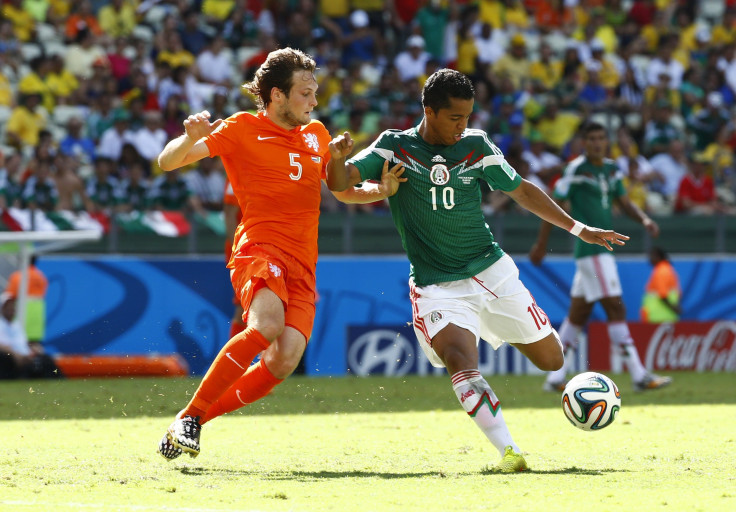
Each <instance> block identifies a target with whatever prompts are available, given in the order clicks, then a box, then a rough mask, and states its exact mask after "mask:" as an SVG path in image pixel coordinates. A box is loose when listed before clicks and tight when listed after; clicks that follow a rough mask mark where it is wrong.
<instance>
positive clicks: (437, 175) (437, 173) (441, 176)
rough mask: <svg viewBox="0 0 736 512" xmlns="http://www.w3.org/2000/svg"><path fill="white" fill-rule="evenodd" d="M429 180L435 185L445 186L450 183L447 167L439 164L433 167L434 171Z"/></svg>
mask: <svg viewBox="0 0 736 512" xmlns="http://www.w3.org/2000/svg"><path fill="white" fill-rule="evenodd" d="M429 179H430V180H432V183H434V184H435V185H444V184H445V183H447V182H448V181H450V171H448V170H447V166H446V165H443V164H437V165H433V166H432V170H430V171H429Z"/></svg>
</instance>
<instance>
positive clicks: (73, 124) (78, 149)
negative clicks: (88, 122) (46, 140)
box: [59, 117, 95, 164]
mask: <svg viewBox="0 0 736 512" xmlns="http://www.w3.org/2000/svg"><path fill="white" fill-rule="evenodd" d="M83 127H84V124H83V123H82V120H81V119H79V118H78V117H72V118H70V119H69V121H67V123H66V135H65V136H64V138H63V139H61V141H60V142H59V151H61V153H62V154H64V155H68V156H74V157H77V158H78V159H79V160H80V162H81V163H85V164H89V163H92V162H93V161H94V159H95V142H94V141H93V140H92V138H91V137H87V136H85V135H83V134H82V128H83Z"/></svg>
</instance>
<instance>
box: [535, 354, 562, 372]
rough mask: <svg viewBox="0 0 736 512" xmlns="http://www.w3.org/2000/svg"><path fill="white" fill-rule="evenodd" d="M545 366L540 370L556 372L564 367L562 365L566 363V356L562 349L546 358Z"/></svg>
mask: <svg viewBox="0 0 736 512" xmlns="http://www.w3.org/2000/svg"><path fill="white" fill-rule="evenodd" d="M544 364H545V368H541V367H540V370H544V371H547V372H554V371H557V370H559V369H560V368H562V365H563V364H565V356H564V355H563V354H562V350H560V351H559V352H557V351H553V352H552V353H550V354H549V355H548V356H547V357H546V358H545V363H544Z"/></svg>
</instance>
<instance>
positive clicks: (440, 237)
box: [327, 69, 627, 472]
mask: <svg viewBox="0 0 736 512" xmlns="http://www.w3.org/2000/svg"><path fill="white" fill-rule="evenodd" d="M474 94H475V91H474V89H473V85H472V83H471V82H470V80H469V79H468V78H467V77H466V76H465V75H464V74H462V73H459V72H457V71H453V70H449V69H442V70H439V71H437V72H435V73H433V74H432V75H431V76H430V77H429V78H428V79H427V81H426V82H425V85H424V89H423V91H422V105H423V107H424V118H423V119H422V121H421V123H420V124H419V126H418V127H415V128H410V129H408V130H406V131H399V130H387V131H385V132H383V133H382V134H381V135H380V136H379V138H378V139H377V140H376V141H375V142H374V143H373V144H372V145H371V146H370V147H369V148H367V149H365V150H363V151H361V152H360V153H358V154H357V155H356V156H355V157H353V158H351V159H350V160H349V161H348V162H347V163H346V162H345V158H346V156H347V155H349V154H350V151H351V147H352V141H351V139H350V137H349V135H348V134H347V133H346V134H344V135H341V136H339V137H336V138H335V139H333V141H332V143H330V152H331V153H332V160H331V161H330V163H329V164H328V166H327V184H328V186H329V187H330V189H331V190H344V189H346V188H347V187H350V186H353V185H355V184H357V183H360V182H363V181H365V180H371V179H380V177H381V172H382V171H381V169H382V168H383V167H385V166H386V162H390V163H391V164H393V163H397V164H402V165H404V166H405V168H406V172H405V174H404V175H405V176H406V177H407V182H406V183H404V184H402V185H401V187H399V190H398V192H397V193H396V195H394V196H392V197H391V198H389V205H390V208H391V214H392V216H393V220H394V223H395V224H396V227H397V229H398V231H399V234H400V235H401V239H402V243H403V246H404V249H405V250H406V252H407V255H408V257H409V261H410V262H411V277H410V280H409V287H410V295H411V302H412V307H413V311H414V330H415V332H416V334H417V337H418V338H419V344H420V346H421V347H422V349H423V350H424V353H425V354H426V356H427V357H428V358H429V360H430V362H431V363H432V365H434V366H436V367H440V368H441V367H446V368H447V371H448V373H449V374H450V376H451V379H452V386H453V389H454V391H455V394H456V395H457V398H458V400H459V401H460V404H461V405H462V407H463V408H464V409H465V411H466V412H467V413H468V415H469V416H470V417H471V418H473V421H475V423H476V425H477V426H478V427H479V428H480V429H481V430H482V431H483V433H484V434H485V435H486V437H487V438H488V440H489V441H491V443H493V445H494V446H495V447H496V449H498V451H499V453H500V454H501V457H502V459H501V462H500V463H499V464H498V465H497V466H496V470H498V471H503V472H517V471H524V470H526V469H528V467H527V464H526V461H525V460H524V457H523V456H522V455H521V450H520V449H519V447H518V446H517V445H516V443H515V442H514V441H513V439H512V438H511V434H510V432H509V429H508V427H507V426H506V422H505V421H504V418H503V414H502V412H501V406H500V402H499V400H498V398H496V395H495V393H494V392H493V390H492V389H491V387H490V386H489V385H488V382H486V380H485V379H484V378H483V376H482V375H481V374H480V371H479V370H478V341H479V339H480V338H483V339H484V340H486V341H487V342H488V343H490V344H491V345H492V346H493V348H494V349H498V348H499V347H500V346H501V345H502V344H503V343H504V342H507V343H510V344H511V345H513V346H514V347H516V348H517V349H518V350H519V351H520V352H521V353H523V354H524V355H525V356H527V357H528V358H529V359H530V360H531V361H532V362H533V363H534V364H535V365H536V366H537V367H539V368H540V369H542V370H556V369H558V368H560V367H561V366H562V363H563V354H562V345H561V344H560V340H559V338H558V337H557V333H556V332H555V331H554V329H553V328H552V326H551V325H550V322H549V319H548V318H547V316H546V315H545V313H544V311H542V309H541V308H540V307H539V306H538V305H537V304H536V303H535V301H534V298H533V297H532V296H531V294H530V293H529V291H528V290H527V289H526V288H525V287H524V285H523V283H522V282H521V281H520V280H519V270H518V268H517V267H516V264H515V263H514V262H513V260H512V259H511V258H510V257H509V256H508V255H507V254H505V253H504V252H503V250H502V249H501V248H500V247H499V245H498V244H497V243H496V241H495V240H494V237H493V234H492V233H491V232H490V230H489V228H488V225H487V224H486V222H485V218H484V217H483V213H482V210H481V194H480V182H481V180H483V181H485V182H487V183H488V184H489V185H490V187H491V189H492V190H502V191H503V192H505V193H506V194H508V195H509V196H510V197H511V198H513V199H514V200H515V201H516V202H517V203H519V205H521V206H522V207H524V208H526V209H527V210H529V211H531V212H533V213H535V214H536V215H538V216H540V217H542V218H543V219H546V220H548V221H549V222H552V223H554V224H555V225H557V226H560V227H562V228H565V229H568V230H570V231H571V232H572V233H573V234H575V235H577V236H579V237H581V239H583V240H584V241H586V242H588V243H593V244H599V245H602V246H603V247H605V248H607V249H609V250H610V245H609V244H610V243H613V244H619V245H622V244H623V243H624V242H623V239H626V238H627V237H625V236H623V235H619V234H618V233H614V232H613V231H603V230H599V229H596V228H589V227H587V226H583V225H582V224H580V223H579V222H577V221H575V220H573V219H572V218H571V217H570V216H569V215H568V214H567V213H565V211H564V210H562V209H561V208H560V207H559V206H558V205H557V204H556V203H555V202H554V201H552V199H550V197H549V196H548V195H547V194H545V193H544V192H543V191H542V190H541V189H539V188H538V187H537V186H536V185H533V184H532V183H530V182H528V181H526V180H524V179H522V178H521V176H520V175H519V174H517V173H516V171H515V170H514V169H513V168H512V167H511V166H510V165H509V164H508V163H507V162H506V160H505V158H504V156H503V154H502V153H501V151H500V150H499V149H498V148H497V147H496V146H495V145H494V144H493V143H492V142H491V141H490V139H489V138H488V135H487V134H486V133H485V132H484V131H482V130H474V129H467V125H468V119H469V118H470V116H471V114H472V112H473V103H474Z"/></svg>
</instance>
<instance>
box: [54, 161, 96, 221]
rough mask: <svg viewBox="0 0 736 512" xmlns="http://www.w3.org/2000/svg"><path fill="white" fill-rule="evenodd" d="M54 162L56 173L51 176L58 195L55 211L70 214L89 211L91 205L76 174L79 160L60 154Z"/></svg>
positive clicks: (82, 183)
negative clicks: (69, 212) (55, 163)
mask: <svg viewBox="0 0 736 512" xmlns="http://www.w3.org/2000/svg"><path fill="white" fill-rule="evenodd" d="M56 162H57V167H56V173H55V174H54V176H53V178H54V183H55V184H56V190H57V192H58V194H59V199H58V201H57V203H56V209H57V210H65V211H72V212H75V211H80V210H90V209H91V206H92V204H91V203H90V202H89V198H88V197H87V191H86V188H85V186H84V182H83V181H82V179H81V178H80V177H79V174H78V173H77V169H79V163H80V162H79V158H78V157H77V156H76V155H65V154H62V155H59V156H58V157H57V159H56Z"/></svg>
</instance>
